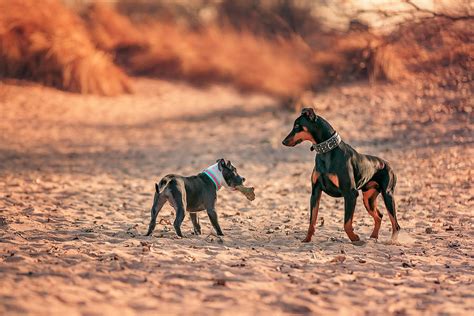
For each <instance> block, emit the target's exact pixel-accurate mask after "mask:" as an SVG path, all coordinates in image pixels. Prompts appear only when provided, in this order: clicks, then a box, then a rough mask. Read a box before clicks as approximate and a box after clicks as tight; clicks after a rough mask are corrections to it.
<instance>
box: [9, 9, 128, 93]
mask: <svg viewBox="0 0 474 316" xmlns="http://www.w3.org/2000/svg"><path fill="white" fill-rule="evenodd" d="M0 73H1V74H3V75H4V76H6V77H14V78H20V79H29V80H34V81H38V82H40V83H43V84H45V85H49V86H54V87H57V88H60V89H64V90H68V91H74V92H80V93H96V94H102V95H115V94H119V93H123V92H129V91H130V84H129V80H128V77H127V76H126V75H125V74H124V73H123V72H122V70H121V69H119V68H118V67H116V66H115V65H114V64H113V62H112V60H111V58H110V56H108V55H107V54H106V53H104V52H102V51H100V50H97V49H96V48H95V46H94V45H93V43H92V42H91V40H90V38H89V35H88V33H87V31H86V29H85V28H84V26H83V24H82V21H81V20H80V19H79V18H78V17H77V16H76V15H75V14H73V13H72V12H70V11H69V10H68V9H67V8H65V7H64V6H63V5H62V4H61V3H60V2H59V1H56V0H44V1H41V2H39V1H35V0H17V1H8V0H0Z"/></svg>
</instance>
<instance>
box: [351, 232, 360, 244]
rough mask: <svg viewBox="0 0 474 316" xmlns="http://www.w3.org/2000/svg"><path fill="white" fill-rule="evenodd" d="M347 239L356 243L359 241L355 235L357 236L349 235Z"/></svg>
mask: <svg viewBox="0 0 474 316" xmlns="http://www.w3.org/2000/svg"><path fill="white" fill-rule="evenodd" d="M349 239H350V240H351V241H352V242H356V241H359V240H360V238H359V235H357V234H351V235H350V236H349Z"/></svg>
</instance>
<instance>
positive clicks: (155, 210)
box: [146, 189, 167, 236]
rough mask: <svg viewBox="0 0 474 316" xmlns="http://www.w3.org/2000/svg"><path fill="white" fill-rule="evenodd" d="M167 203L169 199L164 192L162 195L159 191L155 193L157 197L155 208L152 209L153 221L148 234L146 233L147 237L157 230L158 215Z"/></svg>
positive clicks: (151, 220) (154, 200)
mask: <svg viewBox="0 0 474 316" xmlns="http://www.w3.org/2000/svg"><path fill="white" fill-rule="evenodd" d="M166 201H167V198H166V196H165V194H163V192H162V193H161V194H160V192H159V191H158V189H157V190H156V191H155V197H154V198H153V206H152V207H151V219H150V224H149V225H148V232H147V233H146V236H150V235H151V234H152V233H153V230H155V226H156V217H157V216H158V213H159V212H160V210H161V209H162V208H163V205H165V203H166Z"/></svg>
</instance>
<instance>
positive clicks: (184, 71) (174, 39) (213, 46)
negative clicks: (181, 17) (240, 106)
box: [127, 23, 313, 96]
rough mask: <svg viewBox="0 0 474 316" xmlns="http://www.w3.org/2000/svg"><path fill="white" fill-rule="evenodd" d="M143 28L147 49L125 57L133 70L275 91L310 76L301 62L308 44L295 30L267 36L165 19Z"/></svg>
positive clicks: (289, 90) (288, 90)
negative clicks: (281, 37) (197, 27)
mask: <svg viewBox="0 0 474 316" xmlns="http://www.w3.org/2000/svg"><path fill="white" fill-rule="evenodd" d="M144 32H146V33H148V36H147V37H148V39H149V44H150V49H149V50H147V51H145V52H142V53H140V54H136V55H134V56H133V57H132V58H131V59H130V60H129V64H128V65H127V68H128V69H130V70H131V71H132V72H133V73H137V74H143V75H151V76H159V77H168V78H176V79H185V80H188V81H191V82H194V83H204V84H205V83H212V82H229V83H232V84H234V85H235V86H236V87H238V88H241V89H244V90H257V91H263V92H266V93H269V94H272V95H276V96H288V95H294V94H297V93H300V92H301V91H303V90H304V89H306V88H307V87H309V86H310V84H311V83H312V80H313V72H312V70H311V69H309V68H308V66H307V65H308V61H309V56H310V49H309V47H308V46H307V45H306V44H305V43H304V42H303V41H302V40H301V39H300V38H299V37H297V36H295V37H293V38H291V39H286V40H278V39H275V40H269V39H265V38H263V37H258V36H255V35H254V34H252V33H250V32H247V31H236V30H233V29H230V28H221V27H217V26H208V27H205V28H203V29H201V30H199V31H191V30H188V29H186V28H182V27H178V26H177V25H174V24H165V23H155V24H154V25H153V26H147V27H146V28H145V30H144Z"/></svg>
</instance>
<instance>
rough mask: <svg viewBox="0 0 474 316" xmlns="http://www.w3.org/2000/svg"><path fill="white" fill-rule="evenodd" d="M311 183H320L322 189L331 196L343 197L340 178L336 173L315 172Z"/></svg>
mask: <svg viewBox="0 0 474 316" xmlns="http://www.w3.org/2000/svg"><path fill="white" fill-rule="evenodd" d="M311 182H312V183H313V184H316V182H318V184H319V185H320V186H321V189H322V190H323V191H324V192H325V193H326V194H328V195H329V196H332V197H341V196H342V193H341V190H340V188H339V178H338V176H337V175H336V174H335V173H320V172H318V171H317V170H313V174H312V176H311Z"/></svg>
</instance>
